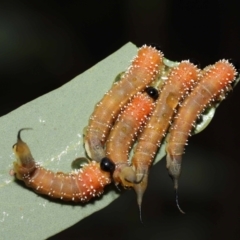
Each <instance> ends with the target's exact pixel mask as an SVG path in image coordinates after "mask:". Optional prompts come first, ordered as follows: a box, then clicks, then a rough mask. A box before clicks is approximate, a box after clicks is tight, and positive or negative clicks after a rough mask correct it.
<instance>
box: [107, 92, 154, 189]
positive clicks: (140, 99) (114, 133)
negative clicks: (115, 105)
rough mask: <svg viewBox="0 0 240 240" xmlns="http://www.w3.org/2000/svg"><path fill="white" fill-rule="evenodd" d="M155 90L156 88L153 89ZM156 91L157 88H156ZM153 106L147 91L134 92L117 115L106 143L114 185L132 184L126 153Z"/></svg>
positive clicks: (128, 185) (131, 172)
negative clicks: (112, 167) (112, 165)
mask: <svg viewBox="0 0 240 240" xmlns="http://www.w3.org/2000/svg"><path fill="white" fill-rule="evenodd" d="M155 90H156V89H155ZM156 91H157V90H156ZM153 107H154V100H153V98H151V97H149V96H148V95H147V93H138V94H136V95H135V96H134V97H133V99H132V101H131V102H130V103H129V104H128V105H127V106H126V108H125V109H124V110H123V112H122V114H120V116H119V117H118V119H117V121H116V122H115V125H114V127H113V129H112V130H111V132H110V134H109V138H108V140H107V143H106V156H107V157H108V158H110V159H111V160H112V161H113V162H114V163H115V171H114V173H113V180H114V182H115V184H116V185H118V184H122V186H124V187H130V186H132V183H130V182H129V181H131V182H134V181H135V173H134V171H133V169H132V168H131V167H130V164H129V162H128V155H129V152H130V150H131V147H132V144H133V142H134V140H135V139H136V137H137V134H138V133H139V130H140V128H141V127H142V126H143V124H144V123H145V122H146V120H147V117H148V115H149V114H150V113H151V111H152V110H153Z"/></svg>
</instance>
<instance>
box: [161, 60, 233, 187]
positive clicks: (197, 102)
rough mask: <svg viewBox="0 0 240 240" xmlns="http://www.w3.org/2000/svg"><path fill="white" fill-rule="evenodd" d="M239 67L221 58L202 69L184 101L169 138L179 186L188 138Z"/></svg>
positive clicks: (170, 158) (170, 166) (169, 162)
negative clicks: (204, 112)
mask: <svg viewBox="0 0 240 240" xmlns="http://www.w3.org/2000/svg"><path fill="white" fill-rule="evenodd" d="M236 74H237V73H236V70H235V68H234V66H233V65H232V64H231V63H229V62H228V61H227V60H220V61H218V62H216V63H215V64H214V65H210V66H208V67H207V68H205V69H204V70H203V71H202V72H201V76H200V80H199V83H198V85H197V86H196V87H195V88H194V90H193V91H192V92H191V93H190V95H189V96H188V97H187V98H186V99H185V100H184V102H183V103H182V104H181V108H180V109H179V110H178V113H177V115H176V117H175V119H174V122H173V124H172V126H171V128H170V131H169V135H168V138H167V146H166V152H167V165H166V166H167V169H168V172H169V175H170V176H171V177H172V179H173V181H174V188H175V190H177V189H178V179H179V176H180V173H181V162H182V155H183V152H184V146H185V145H186V144H187V140H188V137H189V136H191V131H192V128H194V127H195V122H196V120H197V118H198V117H199V116H200V114H201V113H202V112H203V111H204V110H205V109H206V108H207V107H208V106H209V104H211V103H212V102H214V101H216V100H218V98H219V96H220V95H222V94H223V92H226V91H227V90H228V88H229V86H230V84H231V83H232V82H233V81H234V80H235V76H236Z"/></svg>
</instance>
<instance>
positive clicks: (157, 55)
mask: <svg viewBox="0 0 240 240" xmlns="http://www.w3.org/2000/svg"><path fill="white" fill-rule="evenodd" d="M162 66H163V54H162V53H161V52H160V51H158V50H156V49H155V48H153V47H151V46H146V45H144V46H143V47H141V48H140V49H139V51H138V54H137V56H136V57H135V58H134V59H133V60H132V63H131V65H130V67H129V68H128V69H127V71H126V72H125V73H124V74H123V75H122V77H121V80H120V81H118V82H115V83H114V84H113V86H112V88H111V89H110V90H109V91H108V92H107V93H106V94H105V95H104V97H103V99H102V100H101V101H100V102H99V103H98V104H97V105H96V107H95V109H94V112H93V113H92V115H91V117H90V119H89V123H88V127H87V131H86V135H85V139H84V145H85V150H86V152H87V155H88V156H89V157H90V158H91V159H92V160H95V161H97V162H100V161H101V159H102V158H103V157H105V151H104V145H105V142H106V139H107V136H108V134H109V131H110V130H111V128H112V126H113V124H114V121H115V120H116V118H117V116H118V115H119V113H120V112H121V108H122V107H124V106H125V105H126V104H127V103H128V102H129V100H130V99H131V98H132V97H133V95H135V94H136V93H137V92H140V91H142V90H143V89H144V88H145V87H146V86H147V85H149V84H150V83H151V82H152V81H154V80H155V79H156V77H157V76H158V75H159V73H160V71H161V68H162Z"/></svg>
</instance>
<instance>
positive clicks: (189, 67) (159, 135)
mask: <svg viewBox="0 0 240 240" xmlns="http://www.w3.org/2000/svg"><path fill="white" fill-rule="evenodd" d="M198 77H199V70H198V69H197V67H196V66H194V65H193V64H192V63H190V62H189V61H182V62H181V63H180V64H179V65H178V66H177V67H175V68H173V69H172V70H171V71H170V73H169V75H168V80H167V81H166V83H165V85H164V86H163V88H162V89H161V93H160V97H159V98H158V99H157V100H156V107H155V109H154V111H153V113H152V114H151V116H150V117H149V120H148V121H147V124H146V126H145V128H144V129H143V131H142V133H141V134H140V136H139V139H138V143H137V145H136V147H135V149H134V155H133V157H132V165H133V169H134V170H135V173H136V180H137V181H139V180H140V179H142V181H141V183H139V184H134V185H133V187H134V190H135V192H136V194H137V202H138V205H139V207H140V206H141V203H142V197H143V194H144V192H145V190H146V187H147V181H148V172H149V168H150V166H151V164H152V161H153V158H154V157H155V154H156V152H157V150H158V148H159V147H160V144H161V142H162V139H163V138H164V136H165V134H166V132H167V130H168V127H169V125H170V122H171V120H172V117H173V115H174V113H175V111H176V108H177V106H178V104H179V102H180V101H181V100H182V99H183V98H184V97H185V95H186V94H187V93H188V92H190V91H191V90H192V88H193V87H194V86H195V85H196V82H197V80H198Z"/></svg>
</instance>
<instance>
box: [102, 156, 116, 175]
mask: <svg viewBox="0 0 240 240" xmlns="http://www.w3.org/2000/svg"><path fill="white" fill-rule="evenodd" d="M100 167H101V169H102V170H103V171H105V172H110V173H113V172H114V170H115V164H114V163H113V161H112V160H111V159H109V158H107V157H104V158H102V160H101V162H100Z"/></svg>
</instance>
